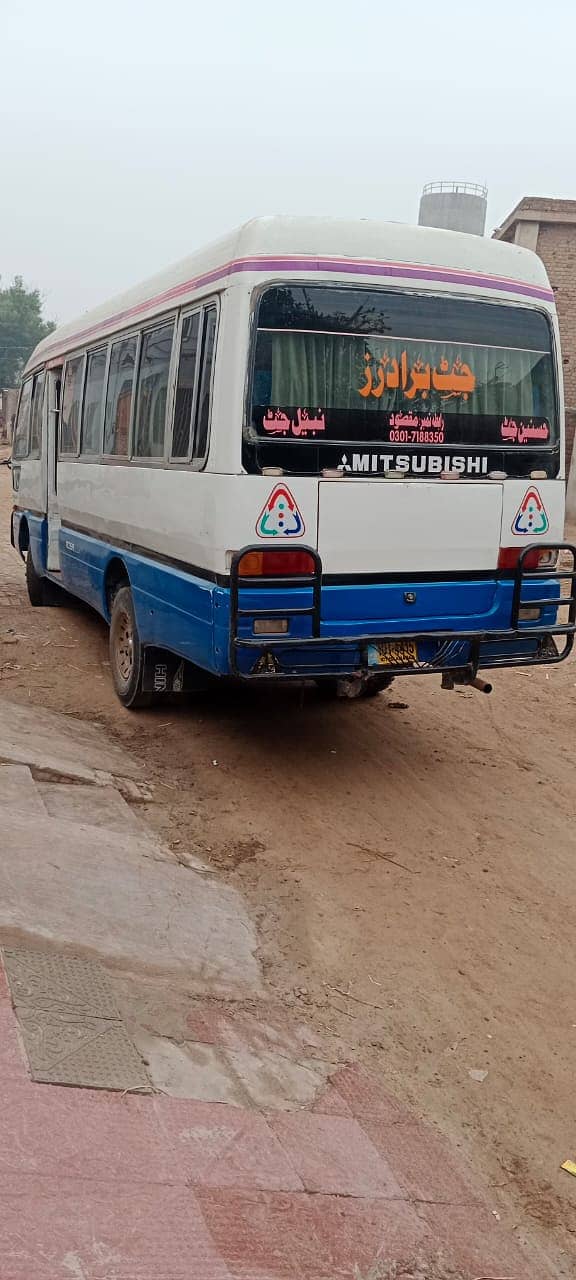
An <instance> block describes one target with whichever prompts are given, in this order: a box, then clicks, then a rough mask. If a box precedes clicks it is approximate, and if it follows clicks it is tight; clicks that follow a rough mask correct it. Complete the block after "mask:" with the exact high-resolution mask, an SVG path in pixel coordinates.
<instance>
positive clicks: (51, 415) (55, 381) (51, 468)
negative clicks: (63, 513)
mask: <svg viewBox="0 0 576 1280" xmlns="http://www.w3.org/2000/svg"><path fill="white" fill-rule="evenodd" d="M47 373H48V421H47V431H46V438H47V450H46V513H47V523H48V545H47V553H46V568H47V569H48V571H49V572H51V573H59V572H60V509H59V505H58V437H59V430H60V395H61V388H62V366H61V365H59V366H58V367H56V368H53V369H48V371H47Z"/></svg>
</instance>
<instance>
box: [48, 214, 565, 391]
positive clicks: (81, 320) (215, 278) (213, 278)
mask: <svg viewBox="0 0 576 1280" xmlns="http://www.w3.org/2000/svg"><path fill="white" fill-rule="evenodd" d="M308 273H313V276H314V278H317V279H331V280H338V279H340V280H342V279H344V280H348V281H351V280H356V281H357V280H363V281H364V282H366V281H367V280H368V281H370V282H371V283H372V284H380V285H382V284H386V285H388V286H396V287H398V286H406V285H407V284H409V285H411V286H412V287H413V288H414V287H416V288H429V289H430V288H432V289H433V290H434V292H439V291H440V292H443V291H444V290H446V291H448V292H456V293H460V294H468V295H470V296H474V297H478V296H484V297H490V298H494V299H496V298H497V297H499V298H500V299H502V298H506V299H507V300H512V299H514V300H515V301H517V302H528V303H529V302H532V303H536V304H538V305H540V306H541V307H544V308H546V309H548V310H553V309H554V296H553V293H552V290H551V288H550V284H549V282H548V278H547V275H546V271H545V269H544V265H543V263H542V261H541V259H540V258H538V256H537V255H536V254H535V253H532V252H531V251H530V250H529V249H523V248H521V247H520V246H519V245H510V244H506V243H505V242H504V241H501V240H489V239H485V238H484V237H482V236H472V235H465V234H463V233H461V232H456V231H442V230H438V229H437V228H432V227H413V226H405V225H403V224H401V223H392V222H374V221H370V220H368V219H366V220H358V221H351V220H347V219H343V218H320V217H317V218H302V217H268V218H255V219H253V220H252V221H251V222H247V223H246V224H245V225H244V226H243V227H240V228H239V229H238V230H236V231H234V232H232V233H231V234H230V235H228V236H225V237H224V238H223V239H221V240H218V241H215V242H214V243H213V244H212V245H209V246H208V247H207V248H205V249H203V250H201V251H200V252H198V253H195V254H192V255H191V257H189V258H185V259H183V261H181V262H178V263H175V264H174V265H173V266H172V267H169V268H167V269H166V270H164V271H161V272H159V273H158V274H157V275H155V276H152V277H151V279H149V280H146V281H144V282H143V283H141V284H138V285H136V286H135V287H134V288H133V289H129V290H128V291H127V292H126V293H123V294H119V295H118V296H117V297H115V298H112V299H111V300H110V301H108V302H106V303H104V304H103V305H102V306H100V307H97V308H95V309H94V310H92V311H88V312H86V313H85V314H84V315H82V316H79V317H78V318H77V319H76V320H73V321H71V322H70V323H69V324H66V325H62V326H61V327H60V328H58V329H56V330H55V332H54V333H51V334H50V335H49V337H47V338H45V339H44V341H43V342H41V343H40V344H39V345H38V346H37V347H36V350H35V351H34V352H33V354H32V356H31V357H30V360H29V362H28V365H27V370H30V369H34V368H37V367H38V365H40V364H42V363H44V362H45V361H46V360H50V361H51V360H55V359H57V358H58V357H60V356H64V355H65V354H66V353H67V352H69V351H73V350H75V349H77V348H78V347H82V346H86V345H89V344H90V343H96V342H97V341H99V340H101V339H102V338H104V337H105V336H106V335H108V334H111V333H115V332H118V331H119V330H121V329H122V328H126V327H128V326H129V325H130V324H134V325H136V324H140V323H142V322H143V321H146V320H152V319H153V318H154V317H156V316H158V315H161V314H163V313H165V312H167V311H170V310H173V309H174V308H175V307H180V306H182V305H185V304H186V303H187V302H190V301H192V300H193V299H194V298H196V297H198V296H202V295H205V294H208V293H210V292H215V291H218V290H221V289H223V288H226V287H227V286H228V285H231V284H233V283H236V282H238V281H239V280H241V279H244V281H245V283H246V284H248V285H253V284H254V282H256V281H258V280H261V279H262V277H263V276H264V277H268V278H279V277H280V278H282V277H284V276H285V275H297V276H300V277H302V276H304V277H305V276H306V275H308Z"/></svg>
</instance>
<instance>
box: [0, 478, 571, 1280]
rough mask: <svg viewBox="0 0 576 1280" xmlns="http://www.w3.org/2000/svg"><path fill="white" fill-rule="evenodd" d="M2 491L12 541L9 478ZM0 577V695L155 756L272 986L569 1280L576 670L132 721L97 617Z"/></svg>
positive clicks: (181, 841)
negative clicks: (468, 1164) (246, 924)
mask: <svg viewBox="0 0 576 1280" xmlns="http://www.w3.org/2000/svg"><path fill="white" fill-rule="evenodd" d="M0 485H1V510H2V516H3V520H2V524H3V528H4V529H6V526H7V521H8V514H9V509H10V504H11V496H10V478H9V473H8V472H7V469H6V468H0ZM0 572H1V574H2V577H1V579H0V582H1V586H0V640H2V641H3V643H1V644H0V694H1V695H3V696H6V697H11V698H13V699H15V700H17V701H23V700H28V699H30V700H31V701H32V702H36V703H39V704H41V705H42V706H47V707H52V708H55V709H58V710H62V711H65V712H69V713H71V714H73V715H76V716H86V717H90V718H93V719H97V720H99V721H101V722H102V723H104V724H105V725H106V726H107V727H108V729H109V730H110V732H111V733H112V734H113V735H115V736H116V738H118V739H120V740H123V741H125V742H126V744H127V745H128V746H129V747H130V750H131V751H132V752H133V753H134V754H136V755H137V756H139V757H140V758H141V759H143V760H144V761H145V765H146V770H147V776H148V777H149V779H150V780H151V781H152V782H153V783H154V786H155V804H154V805H153V806H151V807H150V810H149V813H148V818H149V820H150V821H152V822H153V823H154V825H155V826H156V827H157V828H158V829H159V830H160V831H161V832H162V833H163V835H165V836H166V838H167V839H168V840H169V841H170V842H171V843H172V845H173V847H174V848H175V849H180V850H182V851H184V850H186V849H189V850H191V851H194V850H196V851H199V852H200V853H201V854H202V856H203V857H205V858H206V859H207V860H210V861H211V862H212V864H213V865H214V867H215V868H216V869H217V870H218V874H220V875H222V876H223V877H225V878H227V879H228V880H229V881H230V882H232V883H234V884H235V885H236V886H237V887H238V888H240V889H241V891H242V892H243V894H244V895H245V897H246V899H247V901H248V902H249V904H250V905H251V907H252V909H253V911H254V913H255V917H256V919H257V922H258V927H259V930H260V938H261V959H262V961H263V964H264V968H265V973H266V977H267V981H268V983H269V986H270V990H271V993H272V994H273V995H274V996H275V997H276V998H278V999H281V1000H283V1001H285V1002H286V1003H287V1004H289V1005H292V1006H296V1007H298V1006H300V1007H301V1009H302V1011H303V1012H304V1011H305V1013H306V1018H307V1020H308V1021H309V1022H311V1023H312V1025H314V1026H315V1028H316V1029H317V1030H318V1031H319V1032H320V1033H323V1032H325V1033H326V1034H328V1033H330V1035H331V1036H333V1035H336V1036H337V1037H338V1038H339V1040H340V1042H341V1044H342V1046H343V1049H345V1051H346V1053H347V1055H348V1056H352V1057H355V1058H357V1059H359V1060H362V1061H364V1062H365V1063H366V1064H367V1065H368V1066H369V1067H370V1068H371V1069H373V1070H375V1071H377V1072H379V1073H381V1075H382V1076H383V1077H384V1078H385V1079H386V1081H387V1082H388V1084H389V1085H390V1087H391V1088H392V1090H394V1091H395V1092H396V1093H397V1094H398V1095H399V1096H400V1097H401V1098H402V1099H403V1100H404V1101H407V1102H408V1103H410V1104H411V1105H412V1106H413V1107H414V1108H415V1109H416V1110H417V1111H419V1112H421V1113H422V1114H424V1115H426V1116H427V1117H428V1118H429V1119H432V1120H434V1121H435V1122H436V1123H437V1124H438V1125H439V1126H440V1127H441V1129H442V1130H443V1131H444V1132H445V1133H446V1134H448V1135H449V1136H451V1137H452V1138H453V1139H454V1140H455V1141H457V1142H458V1144H459V1145H460V1146H461V1147H462V1148H463V1149H464V1150H465V1152H466V1153H467V1155H468V1157H469V1158H470V1159H471V1160H472V1161H473V1162H474V1163H475V1165H476V1167H477V1168H478V1169H479V1171H480V1172H481V1173H482V1174H483V1175H484V1177H486V1178H487V1179H488V1181H489V1183H490V1185H491V1186H492V1187H493V1188H494V1189H495V1194H497V1195H498V1197H499V1199H498V1203H499V1204H500V1205H501V1206H502V1212H503V1216H505V1217H506V1218H507V1220H508V1221H509V1222H510V1223H512V1224H514V1223H515V1222H519V1221H522V1222H523V1223H524V1224H526V1223H528V1224H531V1225H532V1227H533V1231H534V1235H535V1238H539V1239H540V1240H541V1241H546V1240H547V1241H548V1242H549V1244H550V1246H553V1245H554V1246H555V1247H557V1246H560V1248H562V1249H565V1250H567V1254H566V1255H565V1265H566V1266H567V1267H568V1270H564V1266H563V1267H562V1274H566V1275H568V1274H571V1271H570V1267H571V1263H570V1261H569V1257H570V1255H571V1254H572V1250H574V1254H573V1256H574V1258H575V1259H576V1245H575V1244H574V1240H575V1233H576V1179H571V1178H570V1177H569V1175H567V1174H566V1173H564V1172H561V1171H560V1169H559V1166H560V1164H561V1162H562V1161H563V1160H565V1159H567V1158H572V1159H576V1114H575V1109H574V1079H575V1062H576V991H575V973H576V965H575V960H576V955H575V950H576V948H575V936H576V935H575V933H574V926H575V924H576V839H575V821H576V819H575V810H576V804H575V787H574V770H575V763H576V734H575V722H576V666H575V665H574V662H573V661H569V662H567V663H565V664H563V665H561V666H558V667H553V668H550V669H549V670H548V671H545V670H543V669H540V670H530V669H525V670H518V671H510V672H508V673H495V677H494V685H495V692H494V693H493V694H492V696H491V697H484V696H482V695H480V694H478V693H476V692H471V691H467V690H466V691H459V692H452V693H446V692H442V691H441V690H440V683H439V680H438V679H437V678H436V677H433V678H430V679H420V680H418V679H416V680H411V679H404V680H403V681H397V682H396V683H395V684H394V685H393V686H392V688H391V689H390V690H389V691H388V692H387V693H385V694H383V695H381V696H380V697H379V698H377V699H375V700H374V701H372V702H364V703H362V702H361V703H354V702H340V703H335V704H326V703H323V702H322V701H320V700H319V699H318V697H317V696H316V694H315V693H314V692H312V691H305V692H304V693H303V692H301V691H298V690H285V689H283V690H278V691H272V690H266V691H257V690H254V689H247V690H244V689H242V690H231V689H228V688H226V689H224V688H223V689H222V690H221V691H220V692H219V693H218V695H217V696H216V695H214V696H211V697H204V698H203V699H201V700H200V699H199V700H197V701H195V702H191V703H189V704H188V705H186V706H183V707H176V706H168V707H163V708H161V709H157V710H155V711H151V712H140V713H131V712H127V711H125V710H124V709H123V708H122V707H121V706H120V705H119V703H118V702H117V701H116V699H115V696H114V694H113V692H112V688H111V682H110V678H109V671H108V662H107V632H106V628H105V626H104V624H103V623H102V621H101V620H99V619H98V618H97V617H95V616H94V615H92V614H91V613H89V612H88V611H83V610H82V609H81V608H79V607H77V606H74V605H72V604H71V605H70V606H69V607H65V608H60V609H51V610H48V609H46V610H39V609H37V610H33V609H31V608H30V607H29V606H28V603H27V599H26V596H25V591H24V586H23V566H21V564H20V562H19V560H18V558H17V557H16V556H15V554H14V553H13V552H12V551H10V550H9V549H7V535H6V534H5V533H3V534H2V542H1V543H0ZM13 640H15V643H10V642H11V641H13ZM471 1071H474V1072H487V1074H486V1076H485V1077H484V1079H483V1080H482V1081H480V1080H478V1079H474V1078H472V1077H471V1076H470V1074H469V1073H470V1072H471Z"/></svg>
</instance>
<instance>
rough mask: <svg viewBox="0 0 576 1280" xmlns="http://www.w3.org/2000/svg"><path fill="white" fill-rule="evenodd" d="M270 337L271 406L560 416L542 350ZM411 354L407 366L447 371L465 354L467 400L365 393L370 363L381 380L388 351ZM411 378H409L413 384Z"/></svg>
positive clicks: (311, 335)
mask: <svg viewBox="0 0 576 1280" xmlns="http://www.w3.org/2000/svg"><path fill="white" fill-rule="evenodd" d="M266 338H267V339H270V338H271V339H272V342H271V347H272V356H271V361H272V367H271V375H272V376H271V395H270V403H271V404H273V405H292V406H295V405H302V406H305V407H307V408H314V409H316V408H320V409H328V408H340V409H365V410H366V412H378V411H381V410H386V411H388V410H399V409H402V410H410V409H411V410H412V411H415V412H419V413H426V412H429V411H430V410H431V409H432V410H434V411H436V412H437V411H441V412H442V413H445V414H449V413H458V414H507V415H511V416H514V415H517V416H524V417H526V416H531V415H534V416H538V417H547V418H549V419H552V418H553V416H554V391H553V375H552V361H551V357H550V356H549V355H546V354H543V353H542V352H532V351H521V350H513V349H502V348H495V347H471V346H458V345H457V344H456V343H443V342H416V341H414V340H413V339H404V340H402V339H394V338H392V339H370V338H368V339H367V338H365V337H356V336H352V337H350V336H344V335H342V334H322V333H292V332H290V331H283V332H281V333H272V334H271V333H269V332H268V333H267V334H266ZM403 351H406V353H407V361H408V368H409V369H410V368H411V367H412V365H413V364H414V362H415V361H416V360H418V359H420V360H421V361H422V363H423V364H424V365H426V364H430V365H431V367H432V368H433V369H439V368H440V362H441V361H442V360H445V361H447V362H448V367H449V369H452V366H453V364H454V363H455V362H456V361H457V360H458V359H460V360H461V361H465V362H466V364H467V365H468V366H469V368H470V369H471V371H472V373H473V374H474V376H475V378H476V385H475V389H474V391H473V392H471V393H470V395H469V396H468V399H467V400H465V399H464V398H463V396H456V397H453V398H444V397H443V396H441V395H440V394H439V393H438V392H437V391H436V390H434V389H431V391H430V393H429V394H428V396H427V397H426V398H425V399H423V398H422V397H421V395H420V394H417V395H416V396H415V398H414V399H409V398H407V397H406V395H405V394H404V392H403V390H402V389H401V388H399V389H398V390H389V389H388V388H387V389H386V390H385V391H384V392H383V393H382V395H381V397H379V398H376V397H375V396H373V395H371V394H370V395H368V396H366V397H363V396H361V395H360V394H359V388H360V387H362V386H363V385H365V381H366V372H365V371H366V361H365V356H366V354H367V353H368V352H369V353H370V355H371V356H372V361H371V364H370V367H371V369H372V373H373V379H374V385H377V383H376V378H377V369H378V362H379V361H380V360H381V359H382V357H383V356H385V354H387V355H388V357H389V360H390V361H391V360H392V359H395V360H397V361H398V362H400V359H401V356H402V352H403ZM410 383H411V379H410V378H408V386H410Z"/></svg>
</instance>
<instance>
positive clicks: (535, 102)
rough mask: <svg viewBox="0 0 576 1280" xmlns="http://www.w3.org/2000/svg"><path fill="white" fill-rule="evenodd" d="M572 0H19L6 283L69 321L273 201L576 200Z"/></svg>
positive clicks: (10, 107) (13, 45)
mask: <svg viewBox="0 0 576 1280" xmlns="http://www.w3.org/2000/svg"><path fill="white" fill-rule="evenodd" d="M575 47H576V7H575V6H574V5H573V3H572V0H548V2H547V3H546V4H543V3H542V0H539V3H535V2H534V0H499V3H496V2H495V0H481V2H479V0H459V2H458V3H456V2H455V0H436V2H435V3H434V0H425V2H423V0H411V2H410V4H405V3H402V0H396V3H395V4H392V3H389V0H362V3H360V4H358V3H353V2H352V0H347V3H343V0H268V3H266V2H265V0H212V2H211V0H201V3H198V2H197V0H98V3H97V4H90V3H88V0H49V2H48V0H24V2H23V0H3V4H2V13H1V17H0V49H1V56H0V159H1V167H0V181H1V189H0V276H1V278H2V283H3V284H7V283H9V282H10V281H11V279H12V278H13V276H14V275H15V274H18V275H22V276H23V277H24V280H25V282H26V284H27V285H29V286H34V287H37V288H39V289H40V291H41V293H42V296H43V298H44V308H45V314H46V316H47V317H49V318H51V319H55V320H57V321H58V322H64V321H66V320H69V319H71V318H72V317H74V316H75V315H77V314H80V313H81V312H83V311H85V310H86V309H88V308H89V307H92V306H95V305H96V304H97V303H99V302H102V301H104V300H105V299H106V298H108V297H110V296H111V295H113V294H115V293H118V292H119V291H121V290H123V289H125V288H127V287H129V286H130V285H131V284H135V283H137V282H138V281H139V280H141V279H143V278H145V277H146V276H148V275H152V274H153V273H154V272H155V271H158V270H161V269H162V267H164V266H167V265H169V264H170V263H171V262H174V261H175V260H177V259H178V258H182V257H185V256H186V255H187V254H189V253H192V252H193V251H194V250H195V249H196V248H199V247H201V246H202V245H203V244H206V243H207V242H208V241H210V240H212V239H214V238H215V237H217V236H219V235H221V234H223V233H224V232H226V231H227V230H230V229H231V228H232V227H234V226H236V225H238V224H239V223H241V222H243V221H245V220H246V219H248V218H250V217H253V216H255V215H258V214H267V213H292V214H320V215H326V216H341V217H351V218H357V217H358V218H378V219H384V220H386V219H390V220H392V221H401V222H416V221H417V217H418V203H419V197H420V192H421V188H422V185H423V184H424V183H425V182H428V181H434V180H437V179H461V180H462V179H463V180H467V181H471V182H481V183H486V184H487V186H488V189H489V205H488V220H487V230H488V231H491V230H492V228H493V227H495V226H497V225H498V224H499V223H500V222H502V221H503V220H504V218H505V216H506V214H507V213H508V212H509V211H510V210H511V209H512V208H513V207H514V205H515V204H516V203H517V201H518V200H519V199H520V198H521V197H522V196H523V195H544V196H557V197H568V198H576V141H575V138H576V127H575V126H576V70H575V63H574V48H575Z"/></svg>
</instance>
